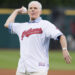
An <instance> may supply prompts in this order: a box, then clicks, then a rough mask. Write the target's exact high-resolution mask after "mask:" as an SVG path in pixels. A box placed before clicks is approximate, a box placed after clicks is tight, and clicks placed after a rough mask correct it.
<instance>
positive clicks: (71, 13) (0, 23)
mask: <svg viewBox="0 0 75 75" xmlns="http://www.w3.org/2000/svg"><path fill="white" fill-rule="evenodd" d="M30 1H32V0H0V62H1V63H0V68H7V67H6V66H8V65H9V64H8V65H7V64H5V65H6V66H5V65H4V63H5V62H6V61H7V60H5V57H6V56H7V55H10V56H7V57H6V58H7V59H10V60H11V59H12V60H11V63H12V62H13V61H15V62H17V61H18V60H17V59H18V58H19V54H18V55H17V56H15V57H16V59H13V58H15V57H12V55H16V54H10V52H11V51H12V52H11V53H13V52H14V50H16V51H15V52H16V53H17V52H18V51H19V41H18V37H17V35H15V34H12V35H11V33H9V30H8V29H6V28H4V23H5V21H6V20H7V18H8V16H9V15H10V14H11V13H12V12H13V11H14V9H16V8H20V7H21V6H25V7H27V5H28V3H29V2H30ZM38 1H40V2H41V3H42V5H43V13H42V15H41V16H42V18H43V19H46V20H49V21H51V22H52V23H53V24H55V25H56V26H57V27H58V28H59V29H60V30H61V31H62V32H63V33H64V34H65V35H66V37H67V41H68V49H69V50H70V51H71V55H72V53H73V55H72V56H73V57H74V56H75V55H74V51H75V0H38ZM28 20H29V17H28V15H27V14H26V15H25V14H24V15H18V16H17V18H16V20H15V21H16V22H26V21H28ZM50 49H51V50H56V51H59V50H60V49H61V46H60V44H59V41H54V40H52V39H51V45H50ZM9 50H11V51H9ZM72 51H73V52H72ZM2 53H3V54H2ZM52 53H53V54H54V52H52ZM55 53H56V55H54V56H55V57H56V56H57V54H58V53H57V52H55ZM59 53H60V51H59ZM4 55H6V56H4ZM58 55H59V57H60V56H61V53H60V54H58ZM54 56H53V59H54V58H55V57H54ZM8 57H11V58H8ZM59 57H58V58H59ZM60 59H61V58H60ZM50 60H51V61H52V58H51V59H50ZM55 60H56V59H55ZM60 61H61V60H60ZM73 61H74V62H75V58H74V60H73ZM3 62H4V63H3ZM8 62H9V60H8V61H7V63H8ZM53 62H54V63H56V61H53ZM11 63H10V64H11ZM12 64H13V65H14V66H12V67H13V68H15V64H17V63H15V64H14V63H12ZM56 64H57V65H58V64H59V60H58V63H56ZM3 65H4V66H5V67H4V66H3ZM51 65H52V64H51ZM60 65H61V64H60ZM70 66H71V67H70V68H71V69H73V67H74V63H72V65H70ZM59 67H60V66H59ZM62 67H63V66H62ZM9 68H11V66H10V67H9ZM67 68H68V65H67ZM59 69H60V68H59ZM74 69H75V68H74Z"/></svg>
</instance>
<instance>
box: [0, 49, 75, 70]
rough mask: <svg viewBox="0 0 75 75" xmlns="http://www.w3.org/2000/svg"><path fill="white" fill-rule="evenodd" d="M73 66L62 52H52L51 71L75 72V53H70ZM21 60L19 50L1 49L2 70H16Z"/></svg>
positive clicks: (0, 63) (0, 64)
mask: <svg viewBox="0 0 75 75" xmlns="http://www.w3.org/2000/svg"><path fill="white" fill-rule="evenodd" d="M70 55H71V57H72V62H71V64H66V63H65V61H64V58H63V56H62V52H61V51H50V53H49V62H50V69H51V70H59V69H60V70H75V52H74V51H70ZM18 60H19V50H1V49H0V68H4V69H5V68H8V69H16V68H17V63H18Z"/></svg>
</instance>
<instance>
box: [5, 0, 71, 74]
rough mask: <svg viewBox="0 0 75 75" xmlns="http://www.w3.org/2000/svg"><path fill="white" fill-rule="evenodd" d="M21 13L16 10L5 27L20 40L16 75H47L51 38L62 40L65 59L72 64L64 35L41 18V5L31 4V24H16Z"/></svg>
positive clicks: (36, 2)
mask: <svg viewBox="0 0 75 75" xmlns="http://www.w3.org/2000/svg"><path fill="white" fill-rule="evenodd" d="M19 13H20V14H22V13H24V12H23V9H22V8H20V9H16V10H15V11H14V12H13V13H12V14H11V15H10V17H9V18H8V19H7V21H6V23H5V27H6V28H9V29H11V31H13V32H15V33H16V34H17V35H18V37H19V40H20V59H19V63H18V68H17V72H16V75H47V73H48V69H49V56H48V49H49V41H50V38H53V39H55V40H56V39H58V40H60V44H61V46H62V52H63V56H64V59H65V61H66V63H68V64H69V63H70V62H71V58H70V55H69V53H68V50H67V43H66V38H65V36H64V35H63V33H62V32H60V30H58V29H57V28H56V27H55V26H54V25H53V24H52V23H50V22H49V21H46V20H43V19H42V18H41V17H40V15H41V13H42V5H41V3H39V2H38V1H32V2H30V3H29V5H28V15H29V17H30V20H29V22H26V23H14V20H15V18H16V16H17V15H18V14H19Z"/></svg>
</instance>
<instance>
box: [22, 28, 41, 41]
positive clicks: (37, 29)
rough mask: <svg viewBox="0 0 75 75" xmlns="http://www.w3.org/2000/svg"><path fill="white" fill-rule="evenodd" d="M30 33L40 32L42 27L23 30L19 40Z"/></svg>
mask: <svg viewBox="0 0 75 75" xmlns="http://www.w3.org/2000/svg"><path fill="white" fill-rule="evenodd" d="M32 34H42V29H41V28H36V29H32V28H31V29H29V30H27V31H24V32H23V33H22V36H21V40H23V38H24V36H26V37H29V36H30V35H32Z"/></svg>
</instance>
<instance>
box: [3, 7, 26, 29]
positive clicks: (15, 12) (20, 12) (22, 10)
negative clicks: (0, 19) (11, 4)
mask: <svg viewBox="0 0 75 75" xmlns="http://www.w3.org/2000/svg"><path fill="white" fill-rule="evenodd" d="M24 13H27V10H25V7H23V6H22V7H21V8H19V9H15V10H14V11H13V13H12V14H11V15H10V16H9V17H8V19H7V20H6V22H5V24H4V27H6V28H8V25H9V24H10V23H13V22H14V21H15V18H16V16H17V15H18V14H24Z"/></svg>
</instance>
